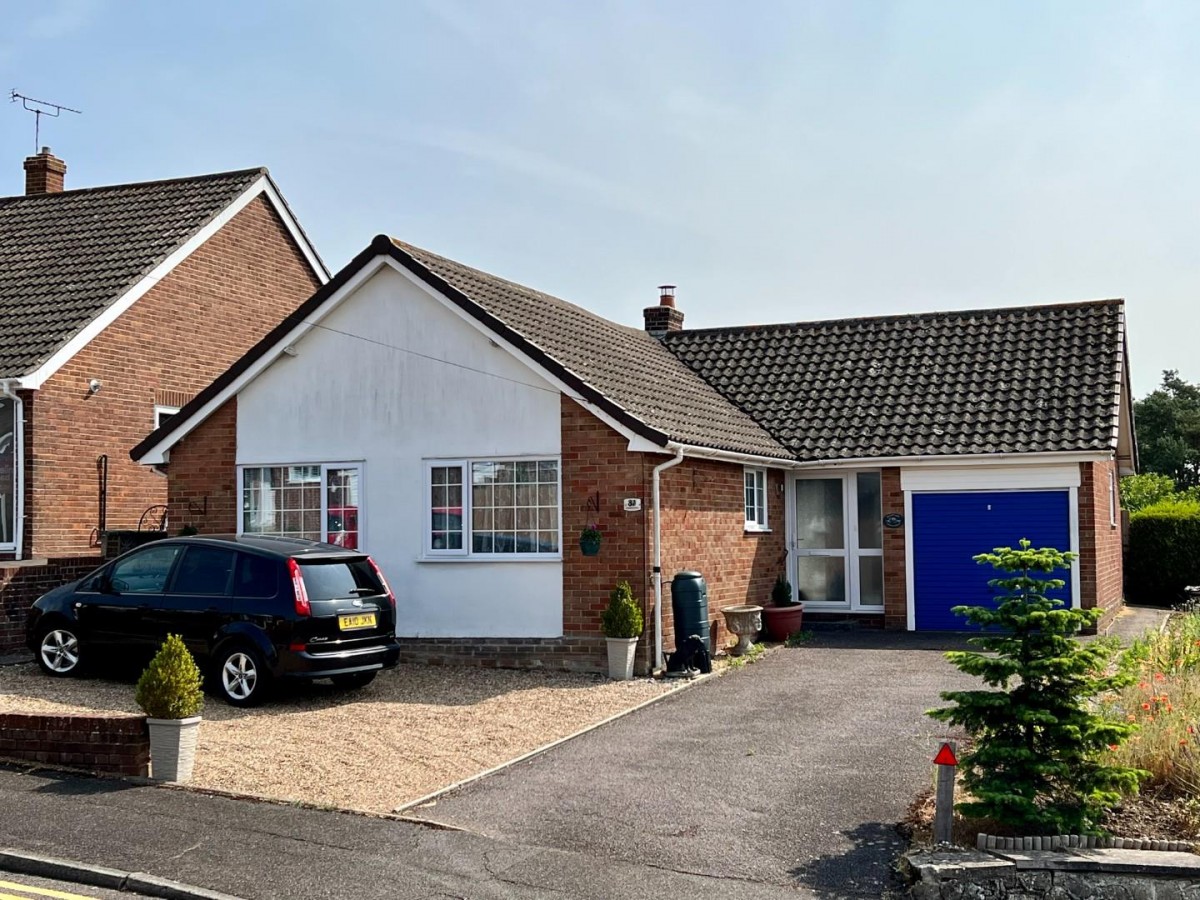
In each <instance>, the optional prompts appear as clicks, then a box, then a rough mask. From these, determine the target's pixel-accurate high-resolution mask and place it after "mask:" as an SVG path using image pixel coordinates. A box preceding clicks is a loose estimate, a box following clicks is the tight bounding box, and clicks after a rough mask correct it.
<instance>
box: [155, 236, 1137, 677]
mask: <svg viewBox="0 0 1200 900" xmlns="http://www.w3.org/2000/svg"><path fill="white" fill-rule="evenodd" d="M301 312H302V314H303V316H302V321H301V320H289V321H285V322H283V323H281V324H280V325H279V326H278V327H276V328H275V330H274V331H272V332H271V333H270V334H268V335H267V336H266V337H264V338H263V340H262V341H261V342H260V343H259V344H258V345H257V346H255V347H254V348H253V349H251V350H250V351H249V352H248V353H247V354H246V355H245V356H243V357H242V358H241V359H240V360H239V361H238V362H237V363H235V364H234V365H233V366H232V367H230V369H229V370H227V371H226V372H225V373H224V374H223V375H221V376H220V377H219V378H217V379H216V381H214V382H213V383H212V384H211V385H210V386H208V387H207V388H205V389H204V390H203V391H202V392H200V394H199V395H197V397H196V398H195V399H194V400H192V401H191V402H190V403H188V404H187V405H186V406H185V407H184V408H183V410H182V411H181V412H180V414H179V416H178V417H177V418H175V419H172V420H171V421H170V422H169V423H167V424H166V425H164V426H163V427H162V428H159V429H158V430H157V431H155V432H154V433H153V434H151V435H150V436H149V437H147V438H146V439H145V440H144V441H142V442H141V443H140V444H139V445H138V446H137V447H135V448H134V450H133V451H132V456H133V458H134V459H135V460H138V461H140V462H141V463H143V464H145V465H149V466H154V467H156V468H158V469H160V470H164V471H165V472H166V474H167V480H168V485H169V497H170V499H169V505H170V514H171V517H172V520H173V521H181V522H188V523H189V524H192V525H194V526H195V527H197V528H198V529H199V530H200V531H202V532H214V533H215V532H229V531H237V532H258V533H268V534H282V535H295V536H305V537H310V538H314V539H321V540H330V541H336V542H338V543H343V544H345V543H351V542H352V543H353V544H354V545H356V546H358V547H360V548H362V549H364V550H366V551H368V552H370V553H371V554H372V555H373V556H374V557H375V558H376V559H377V560H378V561H379V562H380V564H381V565H382V566H383V567H384V570H385V571H386V572H387V573H388V575H389V577H390V579H391V581H392V585H393V587H394V589H395V590H396V593H397V595H398V599H399V621H398V632H399V634H400V636H401V638H402V639H403V640H402V644H403V645H404V646H405V648H406V652H407V654H408V657H409V658H412V659H426V660H432V661H437V660H443V661H448V660H451V659H455V660H473V661H476V662H479V663H481V664H486V665H501V666H508V665H545V666H552V667H568V668H582V669H597V668H600V667H601V666H602V662H603V658H604V643H603V639H602V637H601V635H600V630H599V614H600V611H601V610H602V609H603V607H604V605H605V603H606V601H607V596H608V592H609V590H610V589H611V588H612V586H613V585H614V584H615V583H616V582H617V581H619V580H621V579H627V580H629V581H630V582H631V584H632V585H633V586H634V590H635V593H636V594H637V595H638V596H639V597H640V598H641V599H642V602H643V603H644V604H645V609H646V613H647V622H648V623H650V625H649V627H648V628H647V634H646V638H645V640H644V641H643V643H642V646H641V647H640V650H639V661H640V667H641V668H642V669H643V670H645V669H646V668H648V667H650V666H651V665H653V664H655V662H656V660H657V658H658V653H659V651H660V650H662V649H666V650H669V649H670V648H671V647H672V646H673V645H674V634H673V628H672V617H671V614H670V593H669V586H670V579H671V576H672V575H673V574H674V573H675V572H677V571H680V570H684V569H695V570H699V571H700V572H702V573H703V574H704V576H705V577H706V579H707V581H708V584H709V593H710V611H711V614H712V618H713V619H714V621H718V620H719V619H720V615H719V613H718V609H719V608H720V607H723V606H728V605H733V604H737V603H744V602H760V603H761V602H766V601H767V599H768V597H769V594H770V590H771V586H772V584H773V582H774V581H775V579H776V577H777V576H778V575H779V574H781V573H784V574H787V575H788V577H789V578H790V580H791V582H792V584H793V585H795V586H796V588H797V589H798V591H800V592H802V595H803V598H804V600H805V602H806V615H818V616H836V617H839V618H851V619H856V620H858V621H862V622H866V623H871V624H875V625H879V626H883V627H888V628H899V629H941V628H947V627H954V626H955V624H956V620H954V618H953V617H952V616H951V615H950V613H949V608H950V606H952V605H954V604H957V603H961V602H967V603H970V602H987V600H988V595H989V591H988V588H987V585H986V581H987V578H988V577H989V575H988V573H987V572H986V571H984V570H982V569H981V568H980V567H978V566H976V565H975V564H974V563H973V562H972V561H971V559H970V556H971V555H972V554H974V553H978V552H980V551H982V550H984V549H988V548H990V547H993V546H996V545H997V544H1012V543H1015V542H1016V541H1017V540H1019V539H1020V538H1022V537H1028V538H1030V539H1032V540H1034V541H1035V542H1037V543H1039V544H1053V545H1057V546H1060V547H1063V548H1071V549H1075V550H1077V551H1079V552H1080V553H1081V559H1080V564H1079V565H1078V566H1077V567H1076V568H1075V569H1074V570H1073V573H1072V576H1071V577H1070V578H1069V579H1068V581H1069V584H1068V588H1067V590H1066V591H1065V592H1064V593H1066V594H1067V595H1068V596H1069V598H1070V602H1072V603H1075V604H1079V605H1082V606H1086V607H1102V608H1103V609H1105V610H1106V612H1107V614H1108V615H1111V614H1112V612H1113V611H1115V610H1116V608H1117V607H1118V606H1119V604H1120V602H1121V561H1120V514H1119V500H1118V497H1117V489H1116V474H1117V473H1118V471H1130V470H1131V469H1132V467H1133V465H1134V456H1135V452H1134V447H1133V444H1132V429H1131V427H1130V405H1129V375H1128V367H1127V365H1126V352H1125V336H1124V312H1123V305H1122V304H1121V302H1119V301H1105V302H1098V303H1082V304H1072V305H1062V306H1040V307H1029V308H1016V309H1002V310H986V311H975V312H952V313H933V314H923V315H911V316H892V317H885V318H867V319H852V320H841V321H829V322H811V323H798V324H789V325H773V326H754V327H739V328H722V329H706V330H693V331H689V330H685V329H683V327H682V325H683V315H682V313H681V312H680V311H679V310H678V309H676V308H675V302H674V294H673V290H672V289H664V290H663V294H662V297H661V298H660V301H659V303H658V305H656V306H652V307H650V308H649V309H647V310H646V311H645V328H644V329H638V328H630V327H626V326H623V325H619V324H617V323H614V322H611V321H608V320H606V319H603V318H601V317H599V316H597V315H594V314H592V313H590V312H588V311H586V310H584V309H581V308H580V307H577V306H574V305H572V304H569V303H566V302H564V301H562V300H559V299H557V298H555V297H551V296H548V295H546V294H543V293H540V292H537V291H534V290H531V289H529V288H526V287H522V286H520V285H517V284H513V283H512V282H508V281H504V280H502V279H500V278H496V277H495V276H492V275H488V274H486V273H483V272H479V271H477V270H474V269H471V268H468V267H466V266H463V265H461V264H459V263H456V262H453V261H451V260H448V259H445V258H443V257H440V256H436V255H434V254H432V253H429V252H426V251H424V250H420V249H418V248H416V247H412V246H410V245H407V244H403V243H400V242H398V241H394V240H392V239H389V238H387V237H384V236H380V237H377V238H376V239H375V240H374V241H373V242H372V244H371V245H370V246H369V247H368V248H367V249H366V250H364V251H363V252H362V253H361V254H359V255H358V256H357V257H356V258H355V259H354V260H353V261H352V262H351V263H350V264H349V265H348V266H347V267H346V268H345V269H343V270H342V271H341V272H339V273H338V274H337V275H336V276H335V277H334V278H333V279H332V280H331V281H330V282H329V283H328V284H327V285H325V286H324V287H322V288H321V289H320V290H318V291H317V292H316V293H315V294H314V295H313V297H312V298H310V299H309V300H308V302H307V303H306V304H305V305H304V307H303V308H302V310H301ZM656 482H657V484H658V492H657V497H656V491H655V485H656ZM627 500H628V501H632V502H630V503H626V501H627ZM656 508H657V511H658V517H659V528H658V533H659V534H660V538H659V539H658V540H659V541H660V543H659V545H658V546H659V549H660V552H661V570H662V573H663V584H662V595H663V600H662V603H661V604H659V609H661V636H659V635H658V634H657V633H656V629H655V625H654V623H655V619H656V616H655V612H656V609H655V606H654V598H655V595H656V589H655V583H654V560H655V548H656V528H655V510H656ZM351 522H352V525H351V524H348V523H351ZM589 524H596V525H597V526H598V527H599V529H600V531H601V532H602V535H603V537H602V543H601V549H600V552H599V554H598V555H595V556H585V555H583V553H582V552H581V548H580V546H579V544H578V537H579V534H580V532H581V531H582V530H583V528H584V527H585V526H587V525H589ZM723 637H724V636H723Z"/></svg>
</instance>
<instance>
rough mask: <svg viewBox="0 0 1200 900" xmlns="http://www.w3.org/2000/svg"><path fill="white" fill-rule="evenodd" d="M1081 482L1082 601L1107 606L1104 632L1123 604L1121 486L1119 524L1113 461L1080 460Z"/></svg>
mask: <svg viewBox="0 0 1200 900" xmlns="http://www.w3.org/2000/svg"><path fill="white" fill-rule="evenodd" d="M1079 468H1080V476H1081V478H1080V485H1079V562H1078V563H1077V565H1078V566H1079V583H1080V605H1082V606H1083V607H1084V609H1092V608H1095V607H1099V608H1100V609H1103V610H1104V617H1103V618H1102V619H1101V620H1100V624H1099V626H1098V628H1099V630H1100V631H1101V632H1103V631H1104V630H1105V629H1106V628H1107V627H1108V625H1109V624H1110V623H1111V622H1112V620H1113V618H1114V617H1115V616H1116V614H1117V612H1118V611H1119V610H1120V608H1121V603H1122V602H1123V599H1124V589H1123V585H1124V572H1123V555H1122V547H1121V511H1120V487H1119V483H1118V488H1117V509H1116V515H1115V519H1116V523H1117V524H1116V525H1113V524H1112V521H1113V518H1114V516H1113V510H1112V509H1111V508H1110V498H1109V477H1110V475H1111V474H1113V473H1115V469H1116V463H1115V462H1113V461H1105V462H1090V463H1080V464H1079Z"/></svg>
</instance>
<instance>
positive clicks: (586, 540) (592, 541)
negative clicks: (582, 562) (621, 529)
mask: <svg viewBox="0 0 1200 900" xmlns="http://www.w3.org/2000/svg"><path fill="white" fill-rule="evenodd" d="M579 550H580V552H582V553H583V555H584V556H595V555H596V554H597V553H599V552H600V529H599V528H597V527H596V523H595V522H590V523H588V524H587V525H585V526H584V528H583V531H581V532H580V533H579Z"/></svg>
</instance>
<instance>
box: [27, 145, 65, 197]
mask: <svg viewBox="0 0 1200 900" xmlns="http://www.w3.org/2000/svg"><path fill="white" fill-rule="evenodd" d="M66 174H67V164H66V163H65V162H63V161H62V160H61V159H59V158H58V157H57V156H55V155H54V154H53V153H51V152H50V148H49V147H43V148H42V152H41V153H39V154H38V155H37V156H28V157H26V158H25V194H26V195H27V196H29V195H32V194H58V193H61V192H62V189H63V184H64V183H65V180H66Z"/></svg>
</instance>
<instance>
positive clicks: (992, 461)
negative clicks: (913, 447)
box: [783, 450, 1112, 469]
mask: <svg viewBox="0 0 1200 900" xmlns="http://www.w3.org/2000/svg"><path fill="white" fill-rule="evenodd" d="M1108 459H1112V453H1111V451H1108V450H1087V451H1074V450H1072V451H1065V452H1053V453H1051V452H1046V453H975V454H969V455H967V454H964V455H962V456H878V457H870V456H868V457H863V458H861V459H833V460H817V461H813V462H807V461H806V462H797V463H792V464H791V465H792V467H793V468H795V469H841V468H854V469H878V468H880V467H881V466H930V467H937V466H959V467H961V466H994V465H996V464H997V463H1003V464H1005V465H1020V466H1023V465H1046V464H1047V463H1056V462H1059V463H1081V462H1103V461H1104V460H1108ZM783 465H787V464H786V463H784V464H783Z"/></svg>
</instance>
